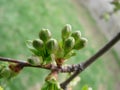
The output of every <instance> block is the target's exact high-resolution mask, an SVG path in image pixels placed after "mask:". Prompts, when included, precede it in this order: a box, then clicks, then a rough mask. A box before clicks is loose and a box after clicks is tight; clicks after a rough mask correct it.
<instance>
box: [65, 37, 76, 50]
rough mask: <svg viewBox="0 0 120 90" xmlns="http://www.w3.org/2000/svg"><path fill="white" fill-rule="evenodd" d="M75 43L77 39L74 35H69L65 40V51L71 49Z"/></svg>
mask: <svg viewBox="0 0 120 90" xmlns="http://www.w3.org/2000/svg"><path fill="white" fill-rule="evenodd" d="M74 45H75V39H74V38H73V37H69V38H67V39H66V40H65V43H64V49H65V51H70V50H71V49H72V48H73V47H74Z"/></svg>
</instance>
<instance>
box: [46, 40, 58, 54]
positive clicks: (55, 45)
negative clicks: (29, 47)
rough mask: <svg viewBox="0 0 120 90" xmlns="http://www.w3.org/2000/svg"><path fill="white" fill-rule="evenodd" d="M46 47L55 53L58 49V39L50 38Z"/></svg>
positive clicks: (49, 51)
mask: <svg viewBox="0 0 120 90" xmlns="http://www.w3.org/2000/svg"><path fill="white" fill-rule="evenodd" d="M46 49H47V51H48V53H55V52H56V51H57V50H58V42H57V40H56V39H53V38H52V39H49V40H48V41H47V42H46Z"/></svg>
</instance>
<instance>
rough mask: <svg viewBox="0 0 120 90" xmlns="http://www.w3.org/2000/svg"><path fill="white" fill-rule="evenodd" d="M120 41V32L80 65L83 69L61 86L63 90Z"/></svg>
mask: <svg viewBox="0 0 120 90" xmlns="http://www.w3.org/2000/svg"><path fill="white" fill-rule="evenodd" d="M119 40H120V32H119V33H118V34H117V35H116V36H115V37H114V38H113V39H112V40H110V41H109V42H108V43H107V44H106V45H105V46H103V47H102V48H101V49H100V50H99V51H98V52H97V53H95V54H94V55H93V56H92V57H90V58H89V59H88V60H86V61H85V62H83V63H82V64H78V66H79V65H80V66H81V68H78V69H77V70H76V71H75V72H74V73H73V74H72V75H71V76H70V77H69V78H68V79H67V80H65V81H64V82H63V83H61V84H60V86H61V88H63V89H64V90H66V88H67V85H68V84H69V83H70V82H71V81H72V80H73V79H74V78H75V77H76V76H78V75H79V74H80V73H81V72H82V71H83V70H84V69H86V68H87V67H88V66H90V65H91V64H92V63H93V62H95V61H96V60H97V59H98V58H99V57H100V56H102V55H103V54H104V53H105V52H107V51H108V50H109V49H110V48H111V47H112V46H113V45H115V44H116V43H117V42H118V41H119Z"/></svg>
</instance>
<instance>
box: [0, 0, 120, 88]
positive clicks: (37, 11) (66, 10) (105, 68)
mask: <svg viewBox="0 0 120 90" xmlns="http://www.w3.org/2000/svg"><path fill="white" fill-rule="evenodd" d="M68 23H69V24H71V25H72V30H73V31H74V30H80V31H81V33H82V35H83V36H84V37H86V38H87V39H88V44H87V46H86V48H84V49H83V50H81V51H79V52H78V54H77V56H75V57H73V58H71V60H69V61H68V62H67V63H69V62H70V63H78V62H80V61H83V60H86V59H88V58H89V57H90V56H91V55H93V54H94V53H95V52H96V51H97V50H98V49H99V48H100V47H102V46H103V45H104V44H105V43H106V42H107V40H106V39H105V37H104V36H103V35H102V33H101V32H100V31H99V29H98V27H97V26H96V23H95V21H94V20H93V19H92V18H91V16H90V14H89V12H88V11H87V10H86V9H84V8H83V7H82V6H77V4H76V3H75V2H74V0H50V1H48V0H0V56H3V57H9V58H14V59H22V60H26V59H27V57H29V56H30V55H31V53H30V51H29V50H28V48H27V47H26V44H25V42H26V41H27V40H31V39H32V40H33V39H35V38H38V33H39V31H40V29H41V28H48V29H50V30H51V32H52V34H53V37H55V38H57V39H58V40H60V37H61V34H60V33H61V29H62V27H63V26H64V25H65V24H68ZM116 58H117V57H116V56H115V55H114V53H113V51H110V52H109V53H107V54H105V56H103V57H102V58H100V59H99V60H98V61H97V62H95V63H94V64H93V65H92V66H90V67H89V68H88V69H87V70H85V71H84V72H83V73H82V74H81V75H80V77H81V81H80V82H79V83H78V85H77V86H76V87H74V89H73V90H80V89H81V87H82V86H83V85H85V84H87V85H88V86H90V87H92V88H93V90H117V89H115V88H116V87H117V86H116V85H118V83H119V80H120V77H119V76H115V73H117V75H119V74H120V73H119V71H117V70H118V68H119V65H120V64H119V65H118V64H116V61H114V60H116ZM109 60H111V62H109ZM111 65H112V67H110V66H111ZM48 73H49V72H48V71H47V70H43V69H37V68H25V69H24V70H23V71H22V72H21V73H20V74H19V75H18V76H17V77H16V78H14V79H13V80H11V81H10V83H8V85H7V87H6V88H5V90H40V87H41V86H42V84H43V83H44V78H45V76H47V74H48Z"/></svg>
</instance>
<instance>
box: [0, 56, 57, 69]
mask: <svg viewBox="0 0 120 90" xmlns="http://www.w3.org/2000/svg"><path fill="white" fill-rule="evenodd" d="M0 61H3V62H12V63H17V64H19V65H21V66H22V67H36V68H43V69H48V70H49V69H55V68H56V66H55V65H52V64H49V65H32V64H29V63H28V62H25V61H23V60H16V59H11V58H4V57H0Z"/></svg>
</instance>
